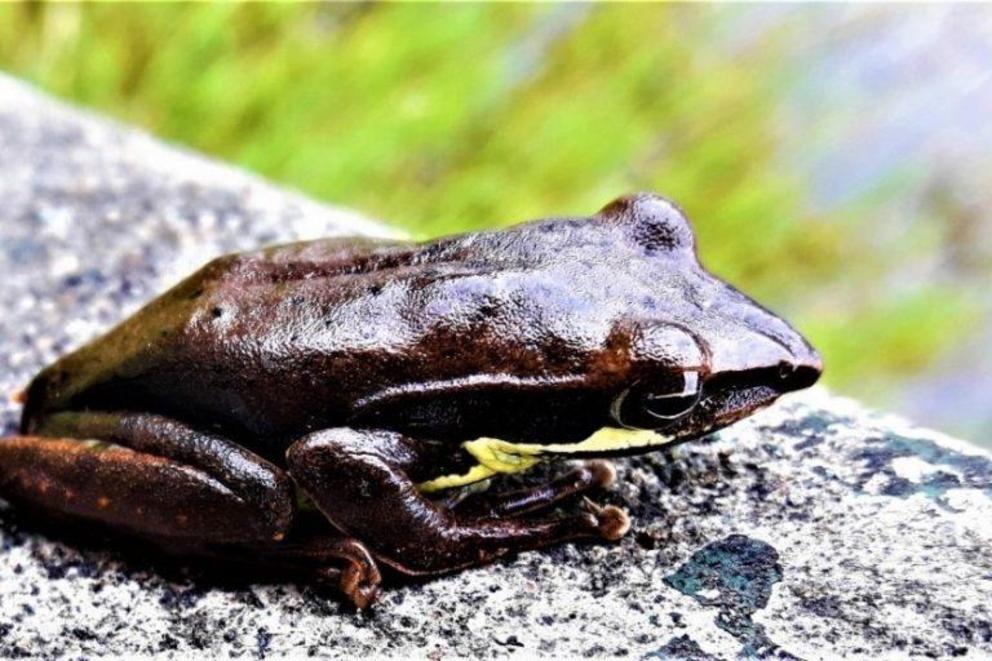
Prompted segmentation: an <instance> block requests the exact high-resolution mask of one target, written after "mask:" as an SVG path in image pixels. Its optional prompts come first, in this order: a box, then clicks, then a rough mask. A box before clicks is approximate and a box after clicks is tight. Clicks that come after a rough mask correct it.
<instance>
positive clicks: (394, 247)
mask: <svg viewBox="0 0 992 661" xmlns="http://www.w3.org/2000/svg"><path fill="white" fill-rule="evenodd" d="M820 369H821V366H820V361H819V357H818V356H817V355H816V353H815V352H814V351H813V350H812V348H811V347H810V346H809V345H808V343H807V342H806V341H805V340H804V339H803V338H802V337H801V336H800V335H799V334H798V333H797V332H796V331H794V330H793V329H792V328H791V327H790V326H789V325H788V324H787V323H786V322H784V321H783V320H782V319H780V318H778V317H777V316H775V315H774V314H772V313H770V312H769V311H767V310H766V309H764V308H763V307H761V306H760V305H758V304H757V303H755V302H754V301H752V300H751V299H749V298H748V297H746V296H745V295H743V294H742V293H740V292H739V291H737V290H736V289H734V288H733V287H731V286H729V285H727V284H725V283H723V282H721V281H720V280H718V279H717V278H715V277H713V276H712V275H710V274H709V273H708V272H707V271H706V270H705V269H703V267H702V266H701V265H700V264H699V261H698V259H697V256H696V250H695V242H694V237H693V234H692V231H691V228H690V226H689V224H688V222H687V221H686V220H685V217H684V216H683V214H682V212H681V211H680V210H679V209H678V208H677V207H676V206H675V205H674V204H672V203H671V202H669V201H667V200H665V199H664V198H661V197H658V196H655V195H650V194H641V195H634V196H629V197H626V198H621V199H619V200H617V201H615V202H613V203H612V204H610V205H608V206H607V207H605V208H604V209H603V210H602V211H601V212H600V213H599V214H597V215H595V216H593V217H590V218H552V219H546V220H540V221H534V222H530V223H526V224H522V225H518V226H516V227H512V228H509V229H507V230H502V231H489V232H479V233H472V234H465V235H460V236H454V237H449V238H444V239H440V240H437V241H432V242H426V243H406V242H382V241H371V240H363V239H351V240H347V239H327V240H322V241H312V242H305V243H296V244H289V245H284V246H277V247H273V248H267V249H264V250H259V251H255V252H250V253H242V254H238V255H231V256H227V257H222V258H219V259H217V260H214V261H213V262H211V263H210V264H208V265H207V266H205V267H204V268H202V269H201V270H200V271H198V272H197V273H195V274H193V275H192V276H190V277H189V278H187V279H186V280H184V281H183V282H181V283H180V284H178V285H177V286H176V287H174V288H173V289H171V290H169V291H168V292H166V293H165V294H163V295H162V296H161V297H160V298H158V299H156V300H155V301H153V302H152V303H150V304H149V305H147V306H146V307H145V308H143V309H142V310H140V311H139V312H138V313H136V314H135V315H134V316H132V317H131V318H130V319H128V320H126V321H125V322H124V323H122V324H121V325H120V326H118V327H117V328H115V329H113V330H112V331H110V332H109V333H108V334H107V335H105V336H104V337H102V338H100V339H98V340H96V341H94V342H92V343H90V344H89V345H87V346H85V347H83V348H81V349H80V350H78V351H76V352H74V353H72V354H69V355H68V356H66V357H64V358H62V359H60V360H59V361H57V362H56V363H54V364H53V365H52V366H50V367H48V368H46V369H45V370H44V371H43V372H41V373H40V374H39V375H38V377H37V378H36V379H35V380H34V382H33V383H32V385H31V387H30V388H29V390H28V398H27V402H26V405H25V413H24V417H23V421H22V433H23V434H25V435H26V436H27V435H32V434H46V435H50V433H51V428H52V425H53V423H52V422H51V421H52V420H53V419H56V418H58V419H60V420H65V419H66V416H67V415H71V414H76V413H78V412H85V411H108V412H136V413H140V414H142V415H147V416H158V417H162V418H164V419H168V420H172V421H175V422H176V423H178V424H182V425H185V426H188V427H189V428H190V429H194V430H196V429H199V430H212V432H213V433H217V434H220V435H221V436H223V437H226V438H228V439H234V440H236V442H237V443H238V445H239V446H241V447H244V448H247V449H248V450H249V451H252V452H256V453H259V454H261V455H262V456H263V457H265V458H266V459H268V460H269V461H271V462H273V463H274V464H275V465H276V466H286V465H287V462H288V466H289V468H290V470H291V471H292V466H293V463H294V459H293V457H297V459H296V461H298V462H302V464H305V465H300V466H299V470H300V471H301V472H303V473H306V474H309V475H311V476H313V475H316V472H317V468H315V466H316V465H317V464H321V461H324V460H323V459H319V460H318V459H317V458H315V457H317V456H318V455H320V456H323V455H321V454H320V453H322V452H325V451H327V449H326V447H325V446H324V445H321V444H320V443H317V444H316V445H306V444H304V445H301V443H302V441H301V440H300V439H301V438H306V437H308V435H311V436H312V435H314V434H319V433H321V430H329V429H332V428H349V429H355V430H375V433H377V434H380V436H375V437H366V436H361V438H363V439H365V440H367V441H369V442H375V443H387V444H391V445H390V447H391V448H393V450H395V451H396V452H400V453H403V452H407V451H408V450H402V449H397V448H402V447H406V446H405V445H404V443H406V441H404V442H399V441H396V442H393V441H388V442H387V441H386V440H384V439H386V435H388V434H399V435H401V436H402V437H403V438H409V439H417V441H418V442H422V443H426V444H427V445H429V446H430V449H429V450H427V449H425V448H426V447H427V446H423V445H418V447H417V450H416V451H411V452H413V454H414V455H416V459H415V460H414V459H409V461H407V460H404V461H407V463H406V464H404V466H405V468H404V470H405V471H406V473H408V474H410V475H416V476H418V479H419V478H423V479H425V480H429V479H430V478H434V477H438V476H443V475H445V474H446V472H450V471H451V470H454V469H457V468H462V469H464V468H467V467H468V466H467V464H465V459H466V454H465V453H464V452H461V450H459V449H458V445H459V444H460V443H462V442H464V441H468V440H471V439H474V438H477V437H487V438H495V439H501V440H500V441H498V442H494V443H495V445H493V444H491V445H486V446H485V447H486V448H489V449H492V448H496V447H503V448H504V449H506V448H511V447H515V448H517V450H515V451H518V452H520V453H523V454H522V455H520V456H523V455H527V456H531V455H529V454H527V453H534V454H542V453H544V454H546V453H547V452H548V451H547V450H542V451H538V450H534V448H535V447H537V445H540V444H541V443H544V446H545V448H551V447H556V448H558V450H557V451H558V452H561V453H567V450H568V449H569V444H578V443H580V442H582V441H583V440H584V439H588V438H590V437H591V436H592V435H593V434H595V433H596V432H597V430H600V429H602V428H604V427H614V428H619V427H635V428H641V427H644V428H650V429H653V430H657V431H658V434H657V438H659V439H661V438H663V439H664V442H666V443H669V442H681V441H684V440H687V439H691V438H695V437H698V436H700V435H702V434H704V433H707V432H709V431H712V430H714V429H718V428H720V427H722V426H725V425H727V424H730V423H732V422H734V421H735V420H738V419H740V418H741V417H744V416H745V415H748V414H749V413H750V412H751V411H753V410H755V409H756V408H758V407H760V406H764V405H767V404H769V403H770V402H772V401H773V400H774V399H775V398H777V397H778V396H779V395H780V394H782V393H784V392H787V391H789V390H794V389H797V388H801V387H805V386H807V385H810V384H811V383H812V382H814V381H815V380H816V378H817V376H818V375H819V373H820ZM60 416H61V417H60ZM60 424H63V423H60ZM74 424H75V423H74ZM101 424H102V423H101ZM107 424H109V423H107ZM122 424H123V423H122ZM56 426H57V425H56ZM82 428H86V429H89V427H86V426H85V425H84V426H83V427H78V426H76V427H72V428H71V429H72V430H73V431H72V434H70V435H73V434H76V433H77V432H79V433H81V432H80V429H82ZM99 428H100V429H103V427H99ZM59 429H66V427H65V426H64V424H63V426H61V427H59ZM129 429H130V428H129ZM115 433H117V434H118V435H119V434H120V433H122V432H119V431H118V432H115ZM346 437H347V438H349V439H352V440H350V441H348V443H352V442H357V441H355V440H354V439H356V438H359V437H357V436H347V435H343V436H335V439H337V440H335V445H334V447H335V450H334V452H335V453H338V455H336V456H338V459H339V460H341V461H343V459H342V458H341V456H340V453H341V452H345V450H342V449H341V446H340V443H343V442H344V441H341V440H340V439H342V438H346ZM390 438H392V437H390ZM596 438H598V439H600V441H597V442H591V441H586V442H585V444H584V445H581V446H579V445H576V448H579V449H578V450H577V452H581V451H582V448H591V449H593V450H595V451H596V452H600V453H603V454H610V453H624V452H641V451H645V450H646V449H650V447H651V446H652V445H653V444H657V443H658V442H660V441H650V442H649V441H648V440H645V439H646V438H647V437H640V438H639V439H638V440H634V439H633V437H630V436H624V435H623V434H620V433H618V434H612V435H611V434H607V435H605V436H603V435H601V436H598V437H596ZM606 438H610V439H617V440H615V441H611V442H612V443H614V445H613V446H611V447H606V446H605V445H603V442H602V439H606ZM652 438H654V437H652ZM370 439H371V440H370ZM411 442H412V441H411ZM397 443H398V445H397ZM499 443H508V444H509V445H506V446H499ZM514 444H515V445H514ZM290 446H293V447H296V448H305V450H299V451H296V452H295V453H294V451H292V450H291V451H290V455H289V459H286V458H285V454H286V451H287V449H289V448H290ZM478 447H483V446H481V445H480V446H478ZM527 448H530V450H528V449H527ZM611 450H612V452H611ZM349 456H350V455H349ZM507 456H511V458H512V453H511V455H507ZM302 457H306V459H305V460H304V459H302ZM397 461H398V460H397ZM401 463H402V462H401ZM497 463H498V462H497ZM494 465H496V464H494ZM321 466H322V468H321V470H323V469H326V468H328V467H327V466H324V465H323V464H321ZM497 472H499V471H497ZM477 474H478V473H473V475H477ZM598 475H599V477H598V478H597V479H600V480H601V479H602V472H600V473H598ZM294 476H295V477H297V481H298V482H301V484H302V486H303V487H304V488H305V489H307V490H308V492H309V491H310V489H315V490H319V489H322V488H324V486H326V485H324V484H323V483H322V482H321V483H320V484H317V483H314V482H313V481H312V480H308V479H306V478H305V477H304V478H301V476H297V475H296V473H295V472H294ZM320 479H321V480H322V479H324V478H320ZM590 479H591V478H590ZM318 482H320V480H318ZM438 484H440V483H438ZM445 484H447V483H445ZM308 485H309V486H308ZM345 486H347V485H345ZM311 496H314V499H315V500H316V501H317V503H318V505H321V502H322V501H321V498H320V497H319V496H316V495H315V494H313V493H311ZM321 507H322V509H324V507H323V505H321ZM331 518H332V520H335V523H336V525H337V527H338V528H339V529H341V530H344V531H346V532H347V531H348V530H349V526H348V525H344V524H342V523H341V522H340V521H338V520H336V519H334V517H331ZM344 518H347V516H345V517H344ZM363 541H369V540H363ZM397 553H400V552H398V551H394V552H392V554H391V553H388V552H385V553H379V552H377V556H381V557H380V559H382V558H383V557H386V556H389V557H390V558H392V560H391V562H393V563H395V564H397V565H400V564H403V563H402V562H399V561H397V560H396V559H395V556H396V554H397ZM400 554H401V553H400ZM401 555H402V554H401ZM449 564H450V563H449ZM403 566H404V568H405V569H409V570H411V571H413V569H411V567H410V566H407V565H403Z"/></svg>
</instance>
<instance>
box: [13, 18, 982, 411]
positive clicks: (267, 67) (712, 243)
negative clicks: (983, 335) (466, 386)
mask: <svg viewBox="0 0 992 661" xmlns="http://www.w3.org/2000/svg"><path fill="white" fill-rule="evenodd" d="M735 11H737V10H736V9H735V8H731V7H724V8H720V7H712V6H683V5H655V6H633V5H611V6H591V5H584V4H565V5H557V4H555V5H551V4H541V5H499V6H493V5H481V4H480V5H472V4H460V5H445V6H441V5H428V6H425V5H406V4H401V5H384V6H383V5H364V4H363V5H323V4H320V5H318V4H249V5H243V4H226V3H225V4H153V5H145V4H128V5H74V4H66V5H37V4H29V5H4V6H0V67H2V68H4V69H6V70H8V71H10V72H12V73H14V74H16V75H18V76H21V77H24V78H27V79H29V80H32V81H34V82H36V83H37V84H39V85H40V86H42V87H44V88H45V89H48V90H50V91H52V92H54V93H55V94H58V95H60V96H63V97H66V98H68V99H71V100H73V101H75V102H78V103H81V104H84V105H87V106H92V107H95V108H98V109H100V110H101V111H103V112H106V113H109V114H111V115H114V116H117V117H120V118H122V119H124V120H127V121H129V122H133V123H136V124H140V125H143V126H145V127H147V128H148V129H150V130H151V131H152V132H154V133H156V134H158V135H160V136H162V137H164V138H167V139H170V140H175V141H179V142H182V143H186V144H189V145H192V146H193V147H195V148H197V149H200V150H203V151H206V152H208V153H211V154H214V155H216V156H218V157H221V158H223V159H227V160H230V161H233V162H236V163H239V164H241V165H244V166H245V167H248V168H250V169H252V170H255V171H257V172H259V173H261V174H263V175H265V176H267V177H270V178H272V179H274V180H276V181H280V182H283V183H286V184H288V185H291V186H294V187H297V188H300V189H302V190H304V191H306V192H308V193H310V194H312V195H314V196H316V197H319V198H322V199H325V200H328V201H331V202H334V203H337V204H342V205H346V206H350V207H353V208H356V209H359V210H361V211H364V212H366V213H368V214H370V215H373V216H377V217H380V218H383V219H386V220H388V221H390V222H392V223H395V224H397V225H400V226H402V227H404V228H406V229H407V230H409V231H410V232H411V233H412V234H414V235H416V236H423V237H426V236H433V235H437V234H443V233H448V232H452V231H459V230H466V229H472V228H478V227H484V226H491V225H496V224H509V223H512V222H515V221H517V220H521V219H525V218H530V217H535V216H541V215H549V214H586V213H589V212H591V211H593V210H595V209H597V208H598V207H599V206H601V205H602V204H604V203H605V202H606V201H608V200H609V199H611V198H612V197H613V196H615V195H617V194H620V193H624V192H629V191H632V190H639V189H651V190H657V191H661V192H664V193H665V194H667V195H669V196H670V197H672V198H674V199H676V200H678V201H679V202H680V203H681V204H682V205H683V206H684V207H685V208H686V209H687V210H688V211H689V212H690V214H691V216H692V217H693V218H694V220H695V222H696V226H697V230H698V233H699V235H700V245H701V250H702V256H703V258H704V260H705V261H706V262H707V264H708V265H709V266H710V267H711V268H712V269H713V270H715V271H716V272H718V273H720V274H721V275H723V276H726V277H727V278H729V279H731V280H732V281H734V282H736V283H738V284H740V285H741V287H742V288H743V289H746V290H747V291H749V292H752V293H754V295H755V296H756V297H758V298H760V299H762V300H765V301H768V302H769V303H770V304H771V305H772V307H776V308H778V309H782V310H783V311H784V312H786V313H787V314H788V315H789V316H790V317H791V318H794V319H795V320H796V321H797V324H798V325H799V326H800V327H801V328H803V329H804V330H806V331H808V332H809V333H810V335H811V336H812V339H813V341H814V343H815V344H817V345H818V346H819V347H821V348H822V349H823V351H824V353H825V354H826V359H827V363H828V366H829V370H828V376H829V377H830V380H831V381H832V382H833V383H834V384H836V385H840V386H842V387H846V388H852V389H854V390H855V391H856V392H858V391H863V390H864V388H865V387H866V385H865V384H877V383H882V385H883V386H884V382H885V380H886V379H892V378H898V377H899V375H901V374H906V373H910V372H912V371H914V370H918V369H920V368H921V367H922V366H924V363H925V362H926V361H927V360H929V359H932V358H934V357H935V356H937V355H939V353H940V350H941V348H942V347H944V346H946V345H947V344H948V343H949V342H951V341H953V340H954V338H955V337H956V336H957V335H959V334H960V333H963V332H965V330H966V324H962V323H961V319H962V317H963V316H964V317H967V315H968V310H969V309H970V308H969V306H968V304H967V301H962V300H960V299H959V298H956V297H955V296H953V295H948V293H947V292H946V291H944V290H939V289H926V288H924V289H922V290H911V291H908V292H906V293H905V295H904V296H897V297H895V298H893V297H892V294H891V292H890V291H889V290H888V289H886V290H882V289H881V288H879V287H878V286H876V283H877V282H878V280H879V278H880V274H882V273H884V272H886V269H887V268H889V267H890V266H891V263H887V262H885V261H883V259H884V258H883V257H881V256H879V255H878V254H876V253H875V252H873V251H872V250H871V248H870V247H869V246H864V245H861V243H860V242H859V241H857V233H856V232H857V219H856V218H855V217H854V215H853V214H851V215H850V216H851V217H818V216H816V215H814V214H812V213H811V212H810V211H809V209H808V207H807V206H806V202H805V200H806V198H807V195H806V191H805V190H804V188H803V186H804V182H803V181H801V180H799V179H797V178H796V177H795V176H794V175H793V174H792V173H791V172H790V171H789V168H788V166H787V165H784V164H783V163H781V162H780V159H778V158H777V154H776V150H777V149H778V146H777V137H778V133H777V131H778V127H776V126H775V122H774V121H773V118H772V109H773V108H774V106H775V102H776V100H777V94H779V93H780V91H781V89H782V87H783V86H784V85H785V84H786V83H787V81H788V79H789V76H791V75H794V74H795V72H793V71H790V70H789V69H788V68H787V66H786V65H785V64H783V62H786V61H787V58H784V57H782V49H781V45H780V43H779V41H778V40H777V39H776V38H775V35H774V34H772V35H770V36H769V38H767V39H763V40H762V42H761V43H760V44H750V45H748V44H741V45H737V46H735V47H733V48H729V47H725V48H703V47H700V46H699V45H700V44H706V43H708V41H710V42H711V41H713V39H714V35H719V34H721V32H720V31H721V30H726V29H727V26H728V25H732V21H733V18H734V12H735ZM910 248H911V247H910ZM910 248H907V249H910ZM889 259H894V258H889ZM880 299H881V300H880ZM883 303H884V305H883ZM921 324H924V325H925V326H926V329H927V330H926V332H921V331H920V329H921ZM873 387H874V386H873ZM861 394H864V393H863V392H861Z"/></svg>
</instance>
